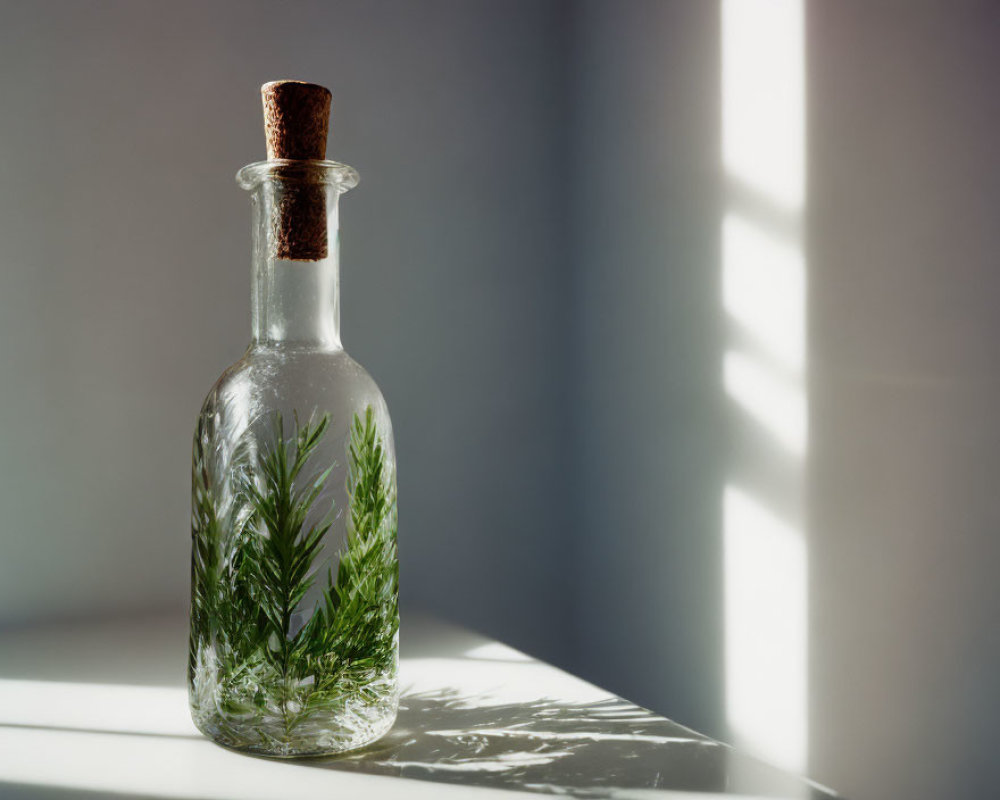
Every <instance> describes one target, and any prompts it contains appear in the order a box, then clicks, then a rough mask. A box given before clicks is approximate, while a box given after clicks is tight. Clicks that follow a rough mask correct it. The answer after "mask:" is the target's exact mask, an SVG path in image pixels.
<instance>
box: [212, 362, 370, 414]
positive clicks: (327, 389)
mask: <svg viewBox="0 0 1000 800" xmlns="http://www.w3.org/2000/svg"><path fill="white" fill-rule="evenodd" d="M367 406H372V407H373V409H374V411H375V412H376V414H377V415H378V416H379V417H380V418H382V419H383V420H384V423H385V424H386V425H388V424H389V418H388V408H387V407H386V403H385V399H384V398H383V396H382V392H381V390H380V389H379V387H378V384H376V382H375V380H374V379H373V378H372V376H371V375H370V374H369V373H368V371H367V370H366V369H365V368H364V367H363V366H362V365H361V364H359V363H358V362H357V361H355V360H354V359H353V358H352V357H351V356H350V355H349V354H348V353H347V352H346V351H345V350H314V349H304V348H302V349H295V348H280V349H279V348H260V347H257V348H255V347H251V348H249V349H248V350H247V352H246V353H245V354H244V355H243V357H242V358H241V359H240V360H239V361H237V362H236V363H234V364H232V365H231V366H230V367H229V368H228V369H226V370H225V371H224V372H223V373H222V375H221V376H220V377H219V379H218V380H217V381H216V382H215V384H214V385H213V386H212V388H211V390H210V391H209V393H208V395H207V397H206V398H205V402H204V404H203V406H202V413H213V414H214V413H218V412H223V413H225V412H227V411H235V412H237V413H239V415H240V416H246V415H247V414H249V415H250V416H256V415H257V414H260V413H266V412H268V411H281V412H282V413H288V414H291V413H295V414H298V415H303V414H304V415H309V414H313V413H321V414H324V413H330V414H334V415H336V416H343V415H351V414H354V413H360V412H363V411H364V409H365V408H366V407H367Z"/></svg>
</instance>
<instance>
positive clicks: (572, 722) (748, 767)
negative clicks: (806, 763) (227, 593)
mask: <svg viewBox="0 0 1000 800" xmlns="http://www.w3.org/2000/svg"><path fill="white" fill-rule="evenodd" d="M401 648H402V659H401V680H402V687H403V697H402V700H401V703H400V711H399V717H398V719H397V722H396V725H395V726H394V728H393V729H392V731H390V733H389V734H388V735H386V737H384V738H383V739H382V740H381V741H379V742H377V743H376V744H374V745H372V746H370V747H368V748H366V749H365V750H363V751H359V752H357V753H353V754H347V755H344V756H339V757H336V758H323V759H299V760H293V761H277V760H267V759H262V758H254V757H249V756H245V755H240V754H237V753H234V752H230V751H228V750H225V749H224V748H221V747H218V746H216V745H214V744H212V743H211V742H209V741H208V740H206V739H205V738H204V737H202V736H201V735H200V734H199V733H198V732H197V731H196V729H195V728H194V725H193V724H192V722H191V719H190V717H189V715H188V708H187V693H186V690H185V688H184V686H185V664H186V649H187V629H186V624H185V621H184V620H183V619H179V618H176V617H175V618H153V619H140V620H132V621H128V622H107V623H102V624H88V625H73V626H58V627H46V628H37V629H20V630H16V631H6V632H2V631H0V798H3V799H4V800H13V799H14V798H18V799H20V798H66V799H67V800H69V798H73V800H90V798H94V797H105V796H118V797H121V796H127V797H154V798H203V799H204V800H258V799H259V800H271V799H272V798H273V799H274V800H295V799H296V798H310V800H312V798H360V797H364V798H371V799H372V800H389V799H390V798H407V800H420V799H421V798H442V800H447V799H448V798H451V797H473V798H482V799H483V800H487V799H488V798H492V797H497V798H507V799H508V800H510V799H511V798H515V797H537V796H538V793H549V794H560V795H569V796H576V797H588V798H591V797H608V798H638V797H642V798H661V799H662V800H680V799H681V798H692V799H693V798H697V799H698V800H710V798H714V797H725V798H733V797H769V798H770V797H780V798H795V800H806V799H807V798H808V800H812V799H813V798H827V797H832V796H833V795H832V794H829V793H827V792H826V791H825V790H822V789H820V788H818V787H816V786H815V785H812V784H808V783H806V782H804V781H802V780H801V779H798V778H795V777H792V776H789V775H786V774H784V773H782V772H780V771H778V770H775V769H773V768H771V767H768V766H766V765H763V764H761V763H759V762H757V761H755V760H753V759H750V758H748V757H746V756H742V755H740V754H738V753H736V752H734V751H733V750H731V749H730V748H728V747H726V746H724V745H721V744H719V743H717V742H714V741H712V740H710V739H708V738H706V737H704V736H701V735H700V734H697V733H694V732H693V731H690V730H688V729H687V728H684V727H682V726H680V725H677V724H676V723H674V722H671V721H669V720H667V719H664V718H663V717H660V716H657V715H656V714H653V713H651V712H649V711H646V710H645V709H642V708H639V707H638V706H635V705H633V704H631V703H628V702H626V701H624V700H621V699H620V698H618V697H616V696H614V695H612V694H610V693H609V692H606V691H604V690H603V689H599V688H597V687H596V686H593V685H591V684H589V683H586V682H584V681H582V680H579V679H578V678H575V677H573V676H572V675H569V674H567V673H565V672H563V671H562V670H558V669H556V668H555V667H552V666H549V665H548V664H544V663H542V662H540V661H537V660H535V659H532V658H530V657H529V656H526V655H524V654H523V653H520V652H518V651H516V650H513V649H511V648H510V647H507V646H506V645H503V644H500V643H499V642H494V641H491V640H489V639H486V638H484V637H482V636H478V635H476V634H473V633H470V632H468V631H465V630H463V629H460V628H456V627H453V626H449V625H445V624H442V623H437V622H433V621H429V620H418V619H407V618H406V617H404V620H403V626H402V635H401Z"/></svg>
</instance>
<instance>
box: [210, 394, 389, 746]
mask: <svg viewBox="0 0 1000 800" xmlns="http://www.w3.org/2000/svg"><path fill="white" fill-rule="evenodd" d="M328 429H329V417H328V416H324V417H322V418H321V419H320V420H319V421H318V422H315V423H314V422H312V421H310V422H308V423H306V424H300V422H299V420H298V417H297V416H296V419H295V426H294V433H293V435H292V436H291V437H290V438H287V439H286V437H285V432H284V424H283V421H282V418H281V416H280V415H277V414H276V415H275V418H274V424H273V435H272V437H271V439H272V440H271V442H270V443H267V444H265V445H263V446H262V447H260V449H259V450H258V451H256V453H255V455H254V456H252V457H251V456H250V455H249V454H250V452H251V450H252V447H251V446H250V445H249V444H244V443H241V445H240V447H238V448H237V453H236V454H235V455H234V457H233V459H232V463H231V464H230V468H229V469H228V470H227V472H228V475H229V477H230V480H229V485H231V490H230V491H229V492H228V495H231V498H230V502H229V503H228V504H226V503H223V502H221V495H223V494H227V492H225V491H220V488H221V487H224V486H225V485H226V482H225V481H219V480H216V479H215V478H216V477H217V476H215V475H214V473H213V472H212V469H211V458H210V455H211V452H210V450H211V449H210V446H209V442H210V441H211V436H210V432H209V431H207V430H206V429H204V428H203V424H202V423H201V422H200V423H199V428H198V432H197V434H196V437H195V451H194V520H193V523H192V527H193V534H194V551H193V558H192V582H193V590H192V637H191V646H192V662H191V663H192V667H191V670H192V680H194V673H195V669H196V667H195V665H196V660H197V658H196V655H195V653H196V652H201V651H202V650H203V649H204V648H205V647H206V645H207V644H208V643H209V642H211V643H212V644H213V645H214V647H213V652H214V654H215V658H216V665H215V668H216V669H217V673H216V678H217V684H218V686H219V687H220V696H219V697H218V698H217V699H218V703H219V708H220V710H222V711H224V712H226V713H227V714H231V715H237V716H243V717H246V715H250V716H251V717H252V716H253V715H254V714H256V715H257V716H258V717H259V718H263V717H262V715H277V716H279V718H281V719H282V720H283V733H282V734H281V735H283V736H284V737H285V738H289V737H291V735H292V732H293V730H294V728H295V727H296V726H298V725H299V724H301V723H302V722H304V721H305V720H307V719H309V718H310V717H311V716H312V715H313V714H314V713H315V712H317V711H320V710H326V711H330V710H331V709H332V708H334V707H336V706H338V705H340V704H343V703H344V702H346V700H348V699H351V698H354V699H356V700H361V701H366V702H372V703H377V702H380V701H382V700H384V698H385V691H386V688H385V685H384V683H382V684H379V685H378V686H376V685H375V684H377V683H378V682H379V681H384V679H385V677H386V675H387V674H388V673H390V672H391V671H392V670H393V669H394V666H395V654H396V633H397V631H398V626H399V614H398V602H397V596H398V575H399V572H398V562H397V555H396V498H395V486H394V483H395V482H394V479H393V475H392V473H391V465H390V464H389V463H388V462H387V454H386V451H385V448H384V445H383V443H382V441H381V439H380V437H379V435H378V431H377V426H376V423H375V416H374V412H373V410H372V408H371V407H368V408H367V409H366V412H365V417H364V421H362V419H361V418H360V417H359V416H358V415H357V414H355V416H354V420H353V424H352V426H351V433H350V441H349V445H348V452H347V456H348V478H347V492H348V497H349V506H350V509H349V517H348V519H347V542H346V545H345V547H344V549H343V550H342V551H341V553H340V560H339V564H338V567H337V573H336V579H334V575H333V573H332V571H330V572H328V574H327V581H326V584H327V585H326V586H325V587H324V589H323V592H322V596H321V600H320V601H319V603H318V604H317V606H316V608H315V610H314V612H313V614H312V616H311V618H310V619H309V621H308V622H307V623H306V625H305V626H303V627H302V628H301V629H300V630H299V631H298V632H297V633H295V634H293V633H292V617H293V614H294V613H295V612H296V610H297V609H298V608H299V606H300V605H301V603H302V601H303V600H304V598H305V596H306V594H307V592H308V591H309V589H310V588H311V587H312V586H313V585H314V582H315V580H316V574H315V565H316V560H317V558H318V557H319V554H320V553H321V551H322V547H323V539H324V536H325V535H326V533H327V532H328V531H329V529H330V527H331V525H332V522H333V509H332V507H331V509H330V511H329V512H328V513H327V514H326V515H325V516H324V517H323V518H322V520H321V521H319V522H315V523H313V524H307V523H308V522H309V520H310V519H313V518H315V516H316V515H315V514H314V513H313V512H314V508H315V506H316V504H317V503H318V502H319V500H320V497H321V495H322V494H323V491H324V488H325V485H326V482H327V480H328V478H329V476H330V473H331V471H332V469H333V466H330V467H328V468H326V469H324V470H322V471H314V472H310V470H309V467H310V464H309V462H310V459H311V458H312V457H313V456H314V455H315V452H316V449H317V448H318V446H319V445H320V443H321V441H322V439H323V437H324V436H325V435H326V433H327V431H328ZM249 441H250V439H249V437H247V439H246V442H249ZM228 495H227V496H228ZM220 723H221V724H224V725H225V727H226V728H227V731H228V733H227V736H228V737H229V738H234V739H235V738H238V733H237V727H238V726H234V725H230V724H229V723H228V722H226V721H220ZM256 734H257V736H258V737H260V738H261V739H262V740H264V741H265V743H266V742H267V741H268V740H269V738H270V737H272V736H273V735H274V731H273V730H272V731H271V732H268V731H267V730H266V729H265V727H264V726H263V724H260V725H257V726H256ZM244 735H245V734H244ZM271 744H273V742H272V743H271ZM269 746H270V745H269Z"/></svg>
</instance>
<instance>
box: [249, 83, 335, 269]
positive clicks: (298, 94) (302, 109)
mask: <svg viewBox="0 0 1000 800" xmlns="http://www.w3.org/2000/svg"><path fill="white" fill-rule="evenodd" d="M260 93H261V99H262V101H263V104H264V134H265V136H266V139H267V157H268V160H272V159H290V160H296V161H299V160H318V159H324V158H326V139H327V134H328V133H329V128H330V91H329V90H328V89H326V88H324V87H322V86H318V85H317V84H315V83H303V82H302V81H273V82H271V83H265V84H264V85H263V86H262V87H261V90H260ZM278 174H279V175H280V172H279V173H278ZM271 222H272V225H273V230H272V236H271V241H272V243H273V256H274V258H277V259H281V260H284V261H319V260H321V259H324V258H326V257H327V256H328V255H329V247H328V243H327V231H326V187H325V186H324V185H323V183H322V182H320V181H319V180H317V181H316V182H315V183H310V182H308V179H307V178H301V177H299V178H297V179H295V180H288V181H284V182H282V184H281V188H280V189H279V190H278V198H277V202H276V207H275V211H274V217H273V218H272V221H271Z"/></svg>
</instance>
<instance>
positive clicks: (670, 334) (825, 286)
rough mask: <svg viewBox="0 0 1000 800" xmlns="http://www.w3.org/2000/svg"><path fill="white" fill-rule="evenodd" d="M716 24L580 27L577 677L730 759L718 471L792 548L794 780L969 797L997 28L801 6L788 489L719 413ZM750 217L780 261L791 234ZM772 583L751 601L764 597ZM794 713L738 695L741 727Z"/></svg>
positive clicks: (913, 13)
mask: <svg viewBox="0 0 1000 800" xmlns="http://www.w3.org/2000/svg"><path fill="white" fill-rule="evenodd" d="M745 2H747V3H751V2H753V0H745ZM761 2H762V3H763V2H764V0H761ZM794 5H795V4H794V3H790V2H786V3H785V6H787V7H791V6H794ZM721 6H722V4H715V3H693V2H648V3H647V2H634V3H628V4H620V3H619V4H614V3H606V2H596V1H595V2H589V3H584V4H583V5H582V13H581V15H580V18H579V25H580V28H579V36H578V39H577V51H576V61H575V65H576V66H575V69H574V74H575V76H576V80H577V83H576V109H577V116H576V120H577V126H578V127H577V131H578V134H579V146H578V150H577V152H576V155H577V158H576V161H575V163H576V166H577V184H576V185H577V194H576V208H577V212H578V218H577V222H578V229H577V242H578V249H577V264H578V266H579V268H580V301H579V304H578V325H579V328H578V331H579V341H580V343H581V346H580V351H579V354H578V360H577V364H578V367H579V374H580V376H581V377H580V383H579V386H580V398H581V401H580V405H579V412H580V415H579V417H578V418H577V428H576V429H577V432H578V436H579V439H580V447H581V449H580V458H579V464H580V465H581V469H580V479H581V483H580V486H581V487H582V488H581V498H582V502H581V504H580V506H579V509H580V516H579V520H580V522H579V525H578V528H579V530H580V531H581V537H580V538H581V553H580V562H581V564H582V570H581V574H582V575H583V578H584V580H583V582H582V583H581V585H580V587H579V589H578V594H577V597H578V599H579V600H578V601H579V603H580V612H581V613H580V620H579V622H578V631H579V632H580V638H579V641H580V646H581V657H582V660H581V668H582V669H584V670H585V671H586V672H587V674H589V675H591V676H592V677H594V678H595V679H597V680H599V681H602V682H604V683H606V684H607V685H609V686H612V687H613V688H616V689H618V690H620V691H622V692H624V693H625V694H627V695H629V696H631V697H633V698H635V699H637V700H639V701H640V702H643V703H646V704H648V705H650V706H652V707H654V708H657V709H659V710H662V711H664V712H665V713H667V714H669V715H672V716H674V717H675V718H677V719H679V720H680V721H682V722H687V723H690V724H693V725H695V726H696V727H700V728H702V729H706V730H709V731H712V732H714V733H716V734H718V735H720V736H723V737H725V738H728V739H742V738H743V737H741V735H740V731H739V730H738V729H737V726H734V725H731V724H728V723H732V722H733V707H732V703H733V699H734V698H733V697H732V696H731V695H730V696H727V694H726V691H725V678H726V676H725V675H724V674H723V672H722V670H721V665H722V663H723V655H724V652H725V646H724V644H723V642H724V640H725V637H726V633H727V625H729V624H730V623H731V621H730V620H727V619H726V618H725V616H724V614H723V609H722V606H721V603H720V595H721V594H722V592H723V585H724V583H725V581H726V579H727V576H726V575H724V574H722V563H723V561H722V559H723V553H722V545H721V540H722V538H723V530H722V527H723V520H722V519H721V518H720V511H719V502H720V496H721V493H722V491H723V490H724V486H725V485H726V483H727V480H728V476H729V475H731V474H734V473H738V474H740V475H741V476H742V478H743V479H745V480H746V481H747V482H748V483H749V484H751V485H755V486H759V487H767V488H768V489H770V490H772V491H771V492H770V494H771V495H773V496H772V497H771V501H772V502H771V503H770V504H769V506H768V510H769V511H773V512H774V513H775V516H776V518H778V519H781V520H783V521H789V520H791V521H793V522H794V523H795V524H794V525H792V528H791V529H792V530H793V531H794V532H795V533H796V534H798V535H800V536H801V537H802V542H803V544H804V546H805V549H806V557H807V561H808V584H807V586H808V597H807V603H808V608H809V618H808V626H807V644H806V645H805V646H806V647H807V648H808V675H807V681H808V698H809V701H808V706H807V707H806V708H805V709H803V713H804V715H805V717H806V724H807V729H808V741H807V742H806V743H805V744H806V749H807V751H808V762H807V771H808V772H809V774H811V775H813V776H815V777H816V778H818V779H820V780H821V781H824V782H826V783H829V784H830V785H832V786H834V787H836V788H837V789H839V790H841V791H842V792H844V793H845V794H846V795H848V796H852V797H858V798H862V797H864V798H872V799H873V800H896V798H907V800H913V799H914V798H921V799H924V798H925V799H926V800H932V799H936V798H942V797H949V798H966V797H967V798H980V797H986V796H991V794H993V793H995V791H994V789H993V787H994V785H995V783H996V781H997V779H998V778H1000V767H998V766H997V765H998V764H1000V761H998V759H997V758H996V754H995V750H996V748H995V745H994V737H993V736H992V735H991V733H992V729H993V727H994V725H995V719H996V718H997V714H998V712H1000V691H998V689H997V675H1000V626H998V624H997V620H998V618H1000V593H998V592H997V590H996V586H997V580H996V569H997V567H996V565H997V564H998V563H1000V537H998V536H997V535H996V532H997V528H998V524H1000V505H998V501H997V497H998V496H1000V493H998V492H997V490H996V485H997V481H998V476H1000V424H998V422H997V420H998V415H997V409H998V408H1000V383H998V380H997V377H996V370H997V364H998V360H997V356H996V353H997V348H996V341H997V339H998V336H1000V323H998V321H997V320H998V315H997V313H996V308H997V304H998V302H1000V271H998V269H997V267H998V260H997V253H1000V225H998V224H997V209H1000V161H998V158H997V142H998V141H1000V94H998V93H997V91H996V81H995V76H996V75H997V74H998V68H1000V49H998V47H997V42H998V41H1000V13H998V10H1000V7H998V6H997V5H996V4H995V3H988V2H960V3H947V4H944V3H922V2H921V3H910V2H907V3H902V2H900V3H891V2H879V3H821V2H814V3H809V4H807V5H806V6H805V11H806V13H805V38H804V49H805V59H806V61H805V63H806V75H805V84H804V93H805V98H806V104H807V119H806V123H807V153H806V156H807V158H806V170H807V187H808V191H807V194H806V197H805V203H804V209H805V211H804V213H805V218H804V222H805V227H804V231H805V239H804V242H805V248H804V250H803V251H802V253H801V255H802V257H803V260H804V262H805V264H806V265H807V285H808V297H807V299H808V302H807V313H808V319H809V322H808V325H809V341H808V351H807V368H808V373H809V383H808V391H809V393H808V403H809V415H810V433H809V440H808V447H807V449H806V457H805V459H804V460H802V461H801V462H796V464H795V465H791V464H790V463H789V462H788V460H787V459H782V458H778V457H777V456H776V455H768V454H767V451H768V450H769V449H773V448H768V447H765V446H764V440H763V439H761V440H760V441H757V442H755V443H754V442H751V443H749V444H748V442H747V440H746V437H745V434H744V433H743V432H742V431H743V429H744V428H745V426H744V425H743V423H742V422H738V423H737V424H736V425H735V426H734V420H736V419H738V415H736V414H734V412H733V409H732V408H731V403H730V401H729V399H728V398H726V397H725V395H724V393H723V380H722V369H721V360H722V355H723V347H724V345H725V344H726V343H727V341H728V337H729V335H730V334H729V332H728V330H727V329H728V323H726V322H725V321H724V320H722V319H721V318H720V315H721V302H720V301H721V287H720V285H719V276H720V271H721V269H722V256H723V253H722V252H721V251H720V248H719V236H720V223H721V219H722V216H723V215H724V214H725V213H726V212H727V211H728V210H731V208H732V206H733V203H734V202H736V203H738V204H742V205H744V206H745V205H746V201H747V200H748V199H752V198H753V193H751V192H747V191H746V187H735V189H734V186H733V182H732V180H731V176H728V175H726V174H725V173H724V171H723V168H722V163H721V161H722V159H721V143H720V124H721V119H720V118H719V110H720V108H721V105H722V102H723V99H722V98H721V97H720V95H719V87H720V85H721V80H722V75H721V74H720V71H719V64H720V59H721V55H722V53H721V52H720V44H721V43H720V36H719V34H720V29H721V25H722V19H721V18H720V7H721ZM770 7H771V8H773V7H774V4H773V3H772V4H771V6H770ZM760 10H761V11H763V10H764V8H763V6H762V7H761V9H760ZM757 18H758V20H759V19H762V18H763V15H758V17H757ZM764 27H766V26H764ZM765 34H766V30H764V29H763V28H762V29H761V30H760V31H758V32H757V35H758V37H759V38H760V45H761V46H766V45H767V42H766V41H765V40H764V39H765ZM762 58H763V54H762ZM760 91H761V92H762V93H769V92H773V91H774V86H761V87H760ZM760 107H761V109H764V108H766V97H765V94H762V95H761V98H760ZM761 113H765V112H764V111H763V110H762V111H761ZM762 144H765V143H762ZM766 149H767V148H766V147H762V148H761V152H760V158H761V159H762V160H763V159H766V158H767V157H768V152H766ZM776 166H778V167H781V168H783V167H784V164H778V165H776ZM765 172H766V171H765ZM750 210H751V211H752V212H753V216H754V217H755V218H758V219H765V220H766V221H767V222H768V225H769V226H770V227H771V228H773V229H774V230H776V231H777V232H778V233H779V234H780V236H779V238H780V239H781V240H782V241H783V242H784V243H785V244H792V245H794V246H795V247H799V246H800V245H799V244H798V243H799V241H800V236H799V231H800V228H799V226H800V222H799V220H798V217H797V214H790V213H788V211H787V209H783V208H782V207H780V204H779V205H773V204H768V203H761V202H757V203H756V207H754V208H752V209H750ZM767 291H768V286H766V285H762V286H761V292H764V293H766V292H767ZM803 491H804V492H805V494H804V495H802V494H801V492H803ZM803 498H805V499H807V500H808V503H807V505H806V506H805V507H804V508H802V503H801V501H802V499H803ZM756 552H757V554H758V555H759V554H760V551H756ZM778 566H779V565H778V564H777V563H763V564H761V565H760V567H761V573H762V576H763V578H762V580H761V581H760V583H759V585H760V586H764V587H771V588H774V587H779V595H780V592H781V591H783V589H781V587H782V586H783V585H785V586H787V584H783V583H782V582H783V581H785V580H786V579H787V575H783V574H782V572H781V570H780V569H778ZM771 622H772V620H769V619H767V618H761V620H760V623H761V624H760V626H759V631H758V634H757V640H756V644H757V645H758V650H759V651H760V652H762V653H768V651H769V649H770V653H771V654H772V655H773V654H774V652H775V645H776V644H780V642H777V641H776V640H774V639H773V638H772V637H771V633H770V632H771V630H772V629H773V625H771ZM737 666H738V665H737ZM731 667H732V665H731V664H730V665H729V668H731ZM768 683H769V681H768V680H767V675H766V674H765V675H762V676H761V680H760V681H759V683H758V685H759V687H760V693H761V694H763V693H766V692H768V691H774V687H773V686H770V685H766V684H768ZM792 697H793V695H792V692H791V691H789V692H785V693H784V695H783V694H782V692H781V688H780V686H779V687H778V689H777V693H776V694H775V696H774V697H773V698H771V699H768V697H767V696H765V698H764V700H763V701H761V700H760V697H758V698H757V701H758V702H757V712H759V714H760V715H761V721H762V723H763V725H764V726H765V727H766V726H767V725H768V724H770V725H771V727H773V726H774V725H776V724H778V723H777V720H780V719H782V718H783V715H784V714H785V711H783V710H780V709H779V707H778V705H779V704H780V703H781V702H784V701H789V699H790V698H792ZM769 703H771V706H770V707H769V705H768V704H769ZM769 711H773V712H774V713H773V714H771V715H770V716H769ZM769 735H773V736H774V737H775V740H780V739H781V737H782V736H783V735H785V734H784V732H782V731H780V730H775V731H769ZM744 744H745V745H746V746H748V747H750V748H752V749H757V750H758V752H762V753H764V754H766V751H767V749H768V748H767V747H766V745H767V742H754V741H752V740H751V741H745V742H744Z"/></svg>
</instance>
